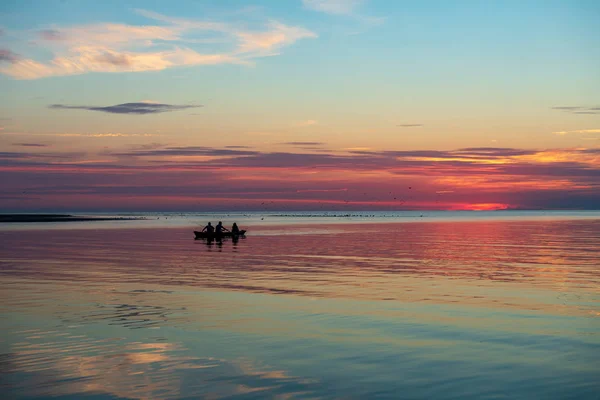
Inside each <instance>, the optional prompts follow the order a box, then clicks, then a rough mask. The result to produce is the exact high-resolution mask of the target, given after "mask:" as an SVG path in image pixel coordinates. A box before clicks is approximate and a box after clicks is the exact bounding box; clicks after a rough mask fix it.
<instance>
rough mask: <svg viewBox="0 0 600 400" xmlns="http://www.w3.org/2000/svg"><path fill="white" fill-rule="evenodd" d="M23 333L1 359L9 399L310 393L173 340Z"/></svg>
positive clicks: (279, 374) (296, 383)
mask: <svg viewBox="0 0 600 400" xmlns="http://www.w3.org/2000/svg"><path fill="white" fill-rule="evenodd" d="M17 333H19V334H21V335H23V339H22V340H21V341H20V342H18V343H15V344H14V345H13V348H12V349H11V352H10V353H8V354H4V355H3V357H2V359H1V360H0V372H1V373H2V381H3V382H2V383H3V387H4V389H3V390H6V392H5V393H6V394H9V397H11V398H19V397H28V398H30V397H56V396H69V395H76V396H78V397H82V396H85V394H88V395H94V394H109V395H111V396H115V397H118V398H135V399H157V398H158V399H167V398H182V397H194V398H201V397H207V396H209V395H211V394H212V396H214V397H228V396H235V395H243V394H247V393H253V392H257V393H261V394H262V395H263V396H275V395H277V393H279V392H287V393H288V394H290V395H293V394H294V393H295V392H300V391H301V392H303V393H311V392H312V393H314V392H315V390H314V387H315V385H314V383H313V382H311V381H309V380H306V379H301V378H298V377H293V376H290V375H289V374H287V373H286V372H285V371H282V370H272V369H269V368H268V367H266V366H259V365H257V364H255V363H253V362H252V361H251V360H247V359H239V360H225V359H217V358H212V357H204V358H203V357H196V356H192V355H189V353H190V351H189V349H186V348H185V347H182V346H181V345H178V344H173V343H165V342H163V343H157V342H150V343H142V342H137V341H129V340H127V339H125V338H111V339H95V338H93V337H90V336H87V335H85V334H84V335H65V334H64V333H61V332H57V331H44V330H38V329H31V330H26V331H19V332H17Z"/></svg>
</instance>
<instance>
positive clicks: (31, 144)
mask: <svg viewBox="0 0 600 400" xmlns="http://www.w3.org/2000/svg"><path fill="white" fill-rule="evenodd" d="M12 145H13V146H23V147H48V145H47V144H43V143H13V144H12Z"/></svg>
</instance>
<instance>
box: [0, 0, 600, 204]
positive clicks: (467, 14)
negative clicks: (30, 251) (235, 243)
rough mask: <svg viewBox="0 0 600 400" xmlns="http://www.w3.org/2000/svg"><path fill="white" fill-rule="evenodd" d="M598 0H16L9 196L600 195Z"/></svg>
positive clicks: (0, 123) (531, 200)
mask: <svg viewBox="0 0 600 400" xmlns="http://www.w3.org/2000/svg"><path fill="white" fill-rule="evenodd" d="M599 20H600V3H599V2H597V1H595V0H589V1H588V0H563V1H554V0H544V1H533V0H522V1H512V0H506V1H501V2H484V1H474V0H471V1H466V0H465V1H459V0H457V1H441V0H440V1H429V0H424V1H401V0H398V1H387V0H284V1H282V0H257V1H247V0H218V1H217V0H197V1H170V2H148V1H116V0H114V1H113V0H106V1H101V2H98V1H85V0H80V1H75V0H60V1H55V0H29V1H16V0H8V1H3V2H1V3H0V93H2V96H0V182H2V184H1V186H0V187H1V189H0V211H4V212H8V211H11V212H12V211H28V212H34V211H49V210H73V211H77V210H84V211H146V210H147V211H216V210H427V209H436V210H437V209H441V210H494V209H599V208H600V39H599V38H600V24H598V21H599Z"/></svg>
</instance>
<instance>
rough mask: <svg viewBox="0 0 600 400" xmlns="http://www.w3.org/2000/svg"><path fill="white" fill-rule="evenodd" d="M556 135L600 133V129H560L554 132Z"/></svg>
mask: <svg viewBox="0 0 600 400" xmlns="http://www.w3.org/2000/svg"><path fill="white" fill-rule="evenodd" d="M553 133H554V134H555V135H561V136H562V135H570V134H594V133H600V129H579V130H574V131H558V132H553Z"/></svg>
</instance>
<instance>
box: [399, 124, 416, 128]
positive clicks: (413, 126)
mask: <svg viewBox="0 0 600 400" xmlns="http://www.w3.org/2000/svg"><path fill="white" fill-rule="evenodd" d="M396 126H398V127H400V128H419V127H421V126H423V124H400V125H396Z"/></svg>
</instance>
